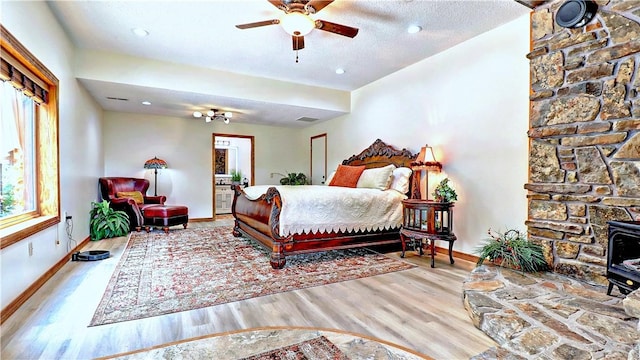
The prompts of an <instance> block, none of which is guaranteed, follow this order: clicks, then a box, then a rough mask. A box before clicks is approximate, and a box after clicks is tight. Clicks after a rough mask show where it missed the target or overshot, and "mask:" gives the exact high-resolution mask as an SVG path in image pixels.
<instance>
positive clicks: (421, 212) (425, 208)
mask: <svg viewBox="0 0 640 360" xmlns="http://www.w3.org/2000/svg"><path fill="white" fill-rule="evenodd" d="M402 208H403V221H402V229H400V240H401V242H402V257H404V253H405V251H406V247H407V240H409V241H411V242H412V243H413V244H414V248H415V242H416V241H418V242H419V246H420V249H419V250H420V255H423V254H424V253H423V247H422V246H423V245H422V239H427V240H429V247H430V250H431V267H435V263H434V259H435V241H436V240H442V241H448V242H449V261H450V262H451V264H453V263H454V261H453V242H454V241H456V239H457V238H456V236H455V235H454V234H453V203H450V202H437V201H429V200H421V199H407V200H403V201H402Z"/></svg>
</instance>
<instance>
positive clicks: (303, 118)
mask: <svg viewBox="0 0 640 360" xmlns="http://www.w3.org/2000/svg"><path fill="white" fill-rule="evenodd" d="M317 120H318V119H316V118H310V117H306V116H303V117H301V118H298V119H296V121H303V122H314V121H317Z"/></svg>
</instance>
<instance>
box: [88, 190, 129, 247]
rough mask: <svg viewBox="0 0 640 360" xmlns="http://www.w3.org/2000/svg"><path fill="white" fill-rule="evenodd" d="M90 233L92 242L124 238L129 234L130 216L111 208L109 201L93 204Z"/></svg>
mask: <svg viewBox="0 0 640 360" xmlns="http://www.w3.org/2000/svg"><path fill="white" fill-rule="evenodd" d="M91 206H92V208H91V212H90V218H91V219H90V220H89V230H90V231H89V232H90V237H91V240H94V241H95V240H101V239H107V238H112V237H118V236H124V235H127V234H128V233H129V215H127V213H126V212H124V211H121V210H114V209H113V208H111V207H109V202H108V201H107V200H102V201H101V202H92V203H91Z"/></svg>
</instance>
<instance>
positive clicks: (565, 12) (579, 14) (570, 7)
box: [556, 0, 598, 28]
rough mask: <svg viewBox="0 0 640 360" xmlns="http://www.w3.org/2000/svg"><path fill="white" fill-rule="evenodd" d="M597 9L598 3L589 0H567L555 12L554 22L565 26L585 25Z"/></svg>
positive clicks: (576, 26)
mask: <svg viewBox="0 0 640 360" xmlns="http://www.w3.org/2000/svg"><path fill="white" fill-rule="evenodd" d="M597 11H598V4H596V3H595V2H593V1H590V0H567V1H565V2H564V4H562V5H561V6H560V8H559V9H558V12H557V13H556V23H557V24H558V25H560V26H562V27H566V28H578V27H581V26H584V25H586V24H587V23H588V22H589V21H591V19H593V17H594V16H596V12H597Z"/></svg>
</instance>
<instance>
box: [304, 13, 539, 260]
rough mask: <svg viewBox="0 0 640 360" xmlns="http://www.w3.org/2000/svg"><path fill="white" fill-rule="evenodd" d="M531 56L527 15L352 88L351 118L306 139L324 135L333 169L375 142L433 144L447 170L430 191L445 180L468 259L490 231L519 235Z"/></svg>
mask: <svg viewBox="0 0 640 360" xmlns="http://www.w3.org/2000/svg"><path fill="white" fill-rule="evenodd" d="M528 52H529V15H526V16H522V17H521V18H519V19H517V20H515V21H512V22H510V23H508V24H506V25H504V26H502V27H499V28H497V29H494V30H493V31H490V32H487V33H485V34H483V35H481V36H478V37H475V38H473V39H471V40H469V41H467V42H464V43H462V44H460V45H459V46H456V47H455V48H452V49H450V50H448V51H445V52H443V53H440V54H438V55H436V56H434V57H431V58H429V59H426V60H423V61H421V62H419V63H417V64H414V65H413V66H410V67H407V68H405V69H403V70H401V71H398V72H396V73H394V74H391V75H389V76H387V77H385V78H383V79H380V80H378V81H376V82H374V83H372V84H369V85H367V86H364V87H362V88H360V89H358V90H357V91H355V92H353V94H352V99H351V101H352V109H351V114H349V115H345V116H342V117H340V118H337V119H334V120H331V121H328V122H324V123H320V124H318V125H315V126H313V127H311V128H307V129H305V130H303V135H302V136H303V137H304V138H305V140H306V141H307V142H308V141H309V140H308V139H309V138H310V137H311V136H313V135H316V134H320V133H324V132H326V133H327V142H328V154H327V158H328V159H327V160H328V172H329V173H330V172H331V171H332V170H333V169H335V168H336V166H337V164H339V163H340V162H341V161H342V160H343V159H345V158H347V157H349V156H351V155H353V154H358V153H359V152H360V151H361V150H362V149H364V148H365V147H367V146H368V145H370V144H371V143H372V142H373V141H374V140H375V139H377V138H380V139H382V140H383V141H385V142H386V143H388V144H390V145H393V146H396V147H399V148H407V149H409V150H411V151H412V152H418V151H419V150H420V147H421V146H424V145H425V144H429V145H431V146H433V147H434V151H435V155H436V158H437V159H438V160H439V161H441V162H442V163H443V166H444V172H443V173H442V174H437V175H436V176H433V175H432V176H431V180H430V184H429V185H430V186H429V187H430V188H431V189H433V187H434V186H435V185H436V183H437V181H439V180H440V179H442V178H444V177H445V176H448V177H449V178H450V179H451V181H452V183H453V185H454V187H455V188H456V191H457V193H458V199H459V200H458V202H457V203H456V205H455V209H454V230H455V234H456V235H457V237H458V241H457V242H456V243H455V245H454V249H455V250H457V251H461V252H464V253H473V250H474V249H475V247H476V246H477V244H478V242H479V241H480V240H481V239H483V238H485V235H486V231H487V229H488V228H489V227H492V228H498V229H500V228H505V227H518V228H521V229H525V226H524V221H525V220H526V211H527V202H526V191H525V190H524V188H523V186H524V184H525V183H526V181H527V171H528V170H527V162H528V158H527V153H528V151H527V149H528V141H527V129H528V125H527V124H528V99H529V62H528V60H527V58H526V57H525V55H526V54H527V53H528ZM431 192H432V190H430V191H429V194H431ZM430 198H431V199H433V196H432V195H430ZM438 245H440V246H445V245H446V244H438Z"/></svg>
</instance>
